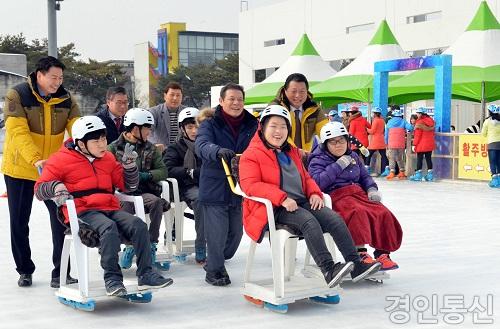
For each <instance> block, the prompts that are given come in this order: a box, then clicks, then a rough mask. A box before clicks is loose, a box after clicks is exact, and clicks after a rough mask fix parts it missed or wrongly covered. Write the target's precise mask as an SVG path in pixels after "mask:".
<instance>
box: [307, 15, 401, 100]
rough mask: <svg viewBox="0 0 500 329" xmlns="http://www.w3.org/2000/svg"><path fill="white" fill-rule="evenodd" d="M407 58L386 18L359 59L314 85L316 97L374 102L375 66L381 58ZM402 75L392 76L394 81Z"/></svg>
mask: <svg viewBox="0 0 500 329" xmlns="http://www.w3.org/2000/svg"><path fill="white" fill-rule="evenodd" d="M405 57H407V56H406V54H405V52H404V51H403V49H401V46H400V45H399V43H398V41H397V40H396V38H395V37H394V34H393V33H392V31H391V29H390V28H389V25H388V24H387V21H386V20H383V21H382V22H381V23H380V25H379V27H378V29H377V32H375V35H374V36H373V38H372V40H371V41H370V43H369V44H368V46H367V47H365V49H364V50H363V51H362V52H361V53H360V54H359V56H358V57H356V59H355V60H354V61H353V62H352V63H350V64H349V65H348V66H346V67H345V68H344V69H343V70H341V71H340V72H339V73H337V74H336V75H334V76H333V77H330V79H328V80H326V81H323V82H322V83H319V84H317V85H315V86H314V87H312V88H311V92H312V93H313V95H314V99H315V100H321V101H324V103H326V104H329V105H330V104H338V103H344V102H352V101H359V102H372V100H373V91H372V89H373V65H374V63H375V62H377V61H382V60H389V59H397V58H405ZM401 76H402V73H401V74H399V75H398V74H393V75H390V79H391V80H394V79H397V78H399V77H401Z"/></svg>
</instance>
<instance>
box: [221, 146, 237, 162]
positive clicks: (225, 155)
mask: <svg viewBox="0 0 500 329" xmlns="http://www.w3.org/2000/svg"><path fill="white" fill-rule="evenodd" d="M235 156H236V153H234V151H233V150H230V149H225V148H221V149H219V151H218V152H217V157H218V158H219V159H224V161H226V163H227V165H228V166H230V165H231V159H232V158H234V157H235Z"/></svg>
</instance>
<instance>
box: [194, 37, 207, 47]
mask: <svg viewBox="0 0 500 329" xmlns="http://www.w3.org/2000/svg"><path fill="white" fill-rule="evenodd" d="M196 48H198V49H205V37H203V36H197V37H196Z"/></svg>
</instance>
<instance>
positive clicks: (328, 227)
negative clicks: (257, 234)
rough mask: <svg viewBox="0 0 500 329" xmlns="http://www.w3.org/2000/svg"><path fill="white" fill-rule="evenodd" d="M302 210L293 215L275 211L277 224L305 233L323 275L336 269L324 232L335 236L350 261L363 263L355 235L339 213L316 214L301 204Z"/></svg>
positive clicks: (326, 209) (339, 246)
mask: <svg viewBox="0 0 500 329" xmlns="http://www.w3.org/2000/svg"><path fill="white" fill-rule="evenodd" d="M298 206H299V209H297V210H296V211H293V212H288V211H287V210H286V209H285V208H283V207H279V208H278V209H277V210H276V211H275V220H276V222H277V223H279V224H283V225H287V226H290V227H292V228H293V229H295V230H298V231H300V232H301V233H302V235H303V236H304V240H306V245H307V249H308V250H309V252H310V253H311V256H312V258H313V259H314V261H315V262H316V264H317V265H318V266H319V268H320V269H321V270H322V271H323V273H324V272H326V271H328V269H329V268H330V267H331V266H332V265H333V259H332V255H331V254H330V252H329V251H328V248H327V247H326V243H325V240H324V239H323V232H328V233H330V234H331V236H332V237H333V241H335V244H336V245H337V248H338V249H339V251H340V252H341V254H342V256H343V257H344V259H345V260H346V261H351V262H359V260H360V258H359V255H358V252H357V250H356V247H355V246H354V242H353V241H352V237H351V233H349V229H348V228H347V226H346V224H345V222H344V220H343V219H342V218H341V217H340V216H339V215H338V214H337V213H336V212H335V211H333V210H332V209H330V208H328V207H323V208H321V209H319V210H312V209H311V205H310V204H309V202H301V203H299V204H298Z"/></svg>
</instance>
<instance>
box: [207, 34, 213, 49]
mask: <svg viewBox="0 0 500 329" xmlns="http://www.w3.org/2000/svg"><path fill="white" fill-rule="evenodd" d="M205 48H206V49H214V37H205Z"/></svg>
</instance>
